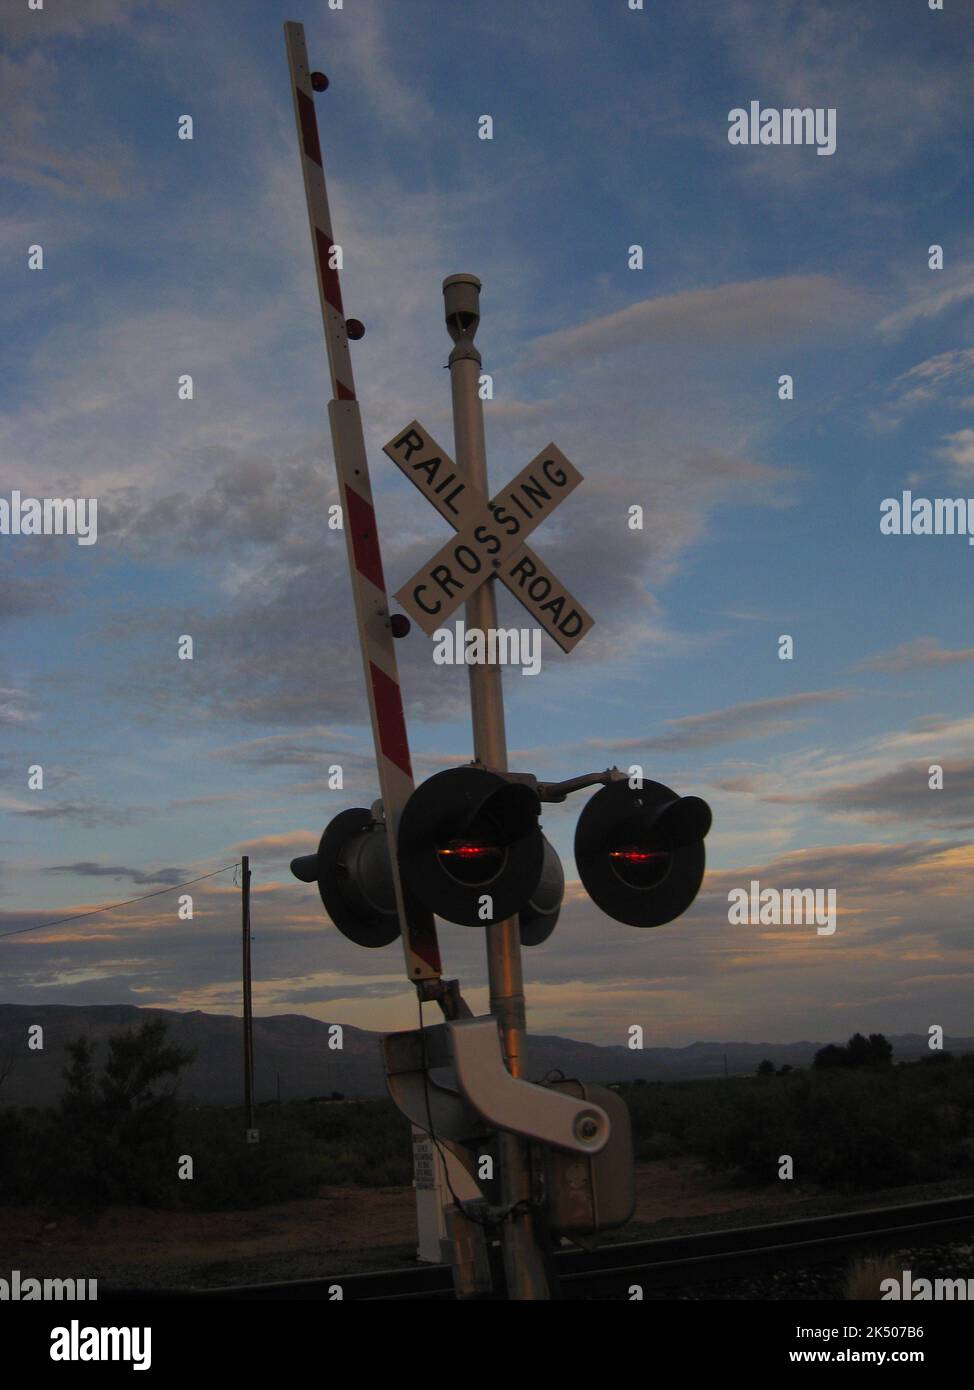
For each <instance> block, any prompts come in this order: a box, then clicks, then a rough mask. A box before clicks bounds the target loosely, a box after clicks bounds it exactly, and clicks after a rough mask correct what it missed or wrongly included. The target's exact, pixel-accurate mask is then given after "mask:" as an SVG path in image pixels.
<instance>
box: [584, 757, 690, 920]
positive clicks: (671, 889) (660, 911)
mask: <svg viewBox="0 0 974 1390" xmlns="http://www.w3.org/2000/svg"><path fill="white" fill-rule="evenodd" d="M711 820H712V816H711V812H710V807H709V806H708V805H707V803H706V801H703V800H702V799H701V798H700V797H699V796H677V794H676V792H675V791H672V790H671V789H670V788H669V787H666V786H664V785H663V783H662V782H650V781H646V780H644V781H643V783H642V786H641V787H638V788H634V787H631V786H630V785H629V782H628V781H625V780H622V781H618V782H609V783H608V784H607V785H606V786H604V787H603V788H602V789H601V791H598V792H596V793H595V795H594V796H593V797H592V799H591V800H590V801H589V802H588V803H587V804H586V806H585V808H584V810H583V811H582V814H581V815H580V816H579V818H578V825H577V827H576V829H575V863H576V865H577V867H578V874H579V877H580V878H581V880H582V883H583V885H584V887H585V891H586V892H587V893H588V895H589V897H590V898H591V899H592V901H593V902H595V903H596V904H597V905H598V906H599V907H600V908H601V909H602V911H603V912H605V913H607V914H608V916H610V917H614V918H615V919H616V921H617V922H625V923H627V924H628V925H629V926H631V927H658V926H661V925H662V924H663V923H664V922H672V920H673V918H674V917H679V915H680V913H681V912H685V911H686V910H687V908H688V907H689V906H690V904H691V903H692V902H693V900H694V898H695V897H696V896H697V892H698V891H699V888H700V884H701V882H702V881H703V871H704V860H705V855H704V847H703V841H704V836H705V835H706V834H707V831H708V830H709V829H710V824H711Z"/></svg>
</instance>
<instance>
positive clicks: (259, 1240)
mask: <svg viewBox="0 0 974 1390" xmlns="http://www.w3.org/2000/svg"><path fill="white" fill-rule="evenodd" d="M636 1191H637V1207H636V1215H635V1218H634V1219H635V1222H636V1223H638V1224H639V1225H640V1226H645V1225H649V1224H652V1223H654V1222H656V1221H659V1220H661V1219H663V1218H674V1217H677V1218H680V1217H682V1218H688V1217H699V1216H709V1215H714V1214H716V1213H722V1212H727V1211H731V1210H740V1209H742V1208H745V1207H749V1206H759V1205H760V1204H761V1203H765V1204H766V1203H767V1196H766V1195H764V1194H762V1193H760V1192H756V1193H748V1192H744V1191H742V1190H741V1189H739V1188H738V1189H732V1188H728V1187H726V1186H724V1185H722V1184H721V1182H720V1181H719V1180H717V1179H715V1178H713V1177H712V1176H709V1175H708V1174H707V1173H706V1172H705V1171H704V1169H703V1167H702V1165H699V1164H687V1163H681V1164H679V1165H678V1164H676V1163H673V1162H670V1161H660V1162H655V1163H646V1164H642V1165H640V1167H639V1169H638V1170H637V1176H636ZM415 1241H416V1213H415V1200H414V1196H413V1189H412V1188H411V1187H388V1188H378V1189H376V1188H362V1187H327V1188H323V1189H322V1191H321V1194H320V1196H319V1197H317V1198H315V1199H312V1200H308V1201H300V1202H283V1203H280V1204H278V1205H276V1206H267V1207H257V1208H254V1209H252V1210H249V1211H230V1212H225V1211H214V1212H196V1213H186V1212H170V1211H153V1210H150V1209H149V1208H145V1207H110V1208H108V1209H107V1210H105V1211H103V1212H100V1213H99V1214H98V1215H97V1216H96V1217H94V1218H92V1219H85V1218H83V1217H79V1216H65V1215H64V1214H63V1213H62V1214H55V1213H50V1212H46V1211H45V1210H43V1209H40V1208H38V1207H3V1208H0V1268H2V1267H6V1268H11V1269H13V1268H21V1269H23V1270H26V1269H27V1267H28V1265H34V1264H43V1265H44V1267H45V1268H47V1267H51V1268H53V1267H54V1266H55V1265H56V1266H58V1267H63V1268H64V1269H66V1270H68V1269H75V1268H77V1269H78V1270H79V1273H80V1271H81V1270H87V1269H90V1268H96V1269H98V1270H99V1271H102V1270H107V1271H111V1272H113V1273H118V1272H120V1270H121V1268H122V1267H124V1266H137V1267H139V1268H141V1269H143V1270H144V1269H146V1268H147V1267H160V1266H178V1267H181V1268H185V1267H188V1266H195V1267H197V1268H198V1267H200V1266H206V1265H212V1264H220V1265H226V1264H231V1263H239V1262H243V1263H244V1264H245V1265H246V1266H248V1271H247V1272H248V1276H249V1277H253V1273H254V1272H253V1271H251V1270H250V1269H249V1266H250V1265H251V1264H253V1263H254V1262H255V1261H258V1260H260V1259H261V1258H264V1259H266V1257H269V1256H278V1255H281V1256H290V1257H294V1256H296V1255H297V1254H299V1253H300V1252H308V1253H309V1254H311V1253H313V1254H314V1255H315V1257H316V1258H317V1259H319V1260H321V1259H323V1260H324V1263H325V1264H327V1265H329V1266H330V1267H333V1268H335V1269H339V1268H343V1269H348V1268H350V1267H351V1266H355V1267H360V1266H361V1264H362V1260H361V1258H360V1257H361V1255H362V1252H365V1251H368V1252H370V1253H372V1252H374V1253H375V1254H377V1255H379V1254H381V1252H382V1251H388V1252H389V1254H388V1255H387V1256H386V1260H385V1263H388V1264H391V1263H393V1260H392V1259H391V1258H389V1256H390V1255H392V1253H393V1252H395V1253H396V1254H397V1255H398V1256H399V1257H400V1258H402V1257H408V1254H409V1252H410V1251H411V1250H414V1249H415ZM350 1255H351V1256H352V1257H353V1258H352V1259H351V1260H349V1258H348V1256H350ZM329 1256H334V1258H332V1259H329V1258H328V1257H329ZM343 1257H344V1258H343ZM368 1263H372V1262H371V1261H369V1262H368ZM379 1263H380V1265H381V1263H382V1260H381V1259H380V1261H379ZM126 1282H128V1281H127V1280H126Z"/></svg>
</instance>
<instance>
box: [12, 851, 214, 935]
mask: <svg viewBox="0 0 974 1390" xmlns="http://www.w3.org/2000/svg"><path fill="white" fill-rule="evenodd" d="M239 863H240V861H239V859H238V860H235V861H234V863H232V864H224V866H223V868H222V869H214V870H213V872H212V873H209V874H200V876H199V878H188V879H187V880H186V882H185V883H171V884H170V885H169V887H168V888H157V889H156V890H155V892H153V893H143V894H142V895H141V896H140V897H138V898H126V899H125V901H124V902H121V903H108V904H106V906H105V907H93V908H92V909H91V911H90V912H75V913H74V914H73V915H72V916H70V917H58V918H56V919H55V920H54V921H53V922H38V923H37V924H36V925H35V926H33V927H17V928H15V930H14V931H5V932H0V941H2V940H3V938H4V937H5V936H21V935H23V933H24V932H28V931H44V929H45V928H46V927H59V926H61V925H62V923H64V922H77V921H79V920H80V919H81V918H82V917H97V916H99V915H100V914H101V913H102V912H114V911H115V909H116V908H117V907H129V906H130V905H131V904H132V903H142V902H145V900H146V898H158V897H159V896H160V894H162V893H175V891H176V889H177V888H188V887H189V886H190V885H191V884H193V883H202V882H203V880H204V879H205V878H215V877H216V875H217V874H225V873H226V872H227V870H228V869H235V868H237V866H238V864H239Z"/></svg>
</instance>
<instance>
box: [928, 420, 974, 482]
mask: <svg viewBox="0 0 974 1390" xmlns="http://www.w3.org/2000/svg"><path fill="white" fill-rule="evenodd" d="M944 440H945V441H946V442H945V443H944V444H943V445H942V447H941V448H939V449H938V450H937V451H936V452H937V453H938V454H939V455H940V457H941V458H945V459H947V460H948V462H949V463H952V464H953V465H954V471H955V473H957V474H958V475H959V476H960V477H962V478H971V477H974V430H970V429H968V430H956V431H955V432H954V433H953V434H945V435H944Z"/></svg>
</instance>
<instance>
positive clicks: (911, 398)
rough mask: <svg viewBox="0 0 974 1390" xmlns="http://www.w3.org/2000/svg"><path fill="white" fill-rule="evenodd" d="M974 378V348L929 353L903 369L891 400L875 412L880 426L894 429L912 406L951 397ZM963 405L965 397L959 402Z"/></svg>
mask: <svg viewBox="0 0 974 1390" xmlns="http://www.w3.org/2000/svg"><path fill="white" fill-rule="evenodd" d="M972 381H974V348H955V349H953V350H952V351H950V352H941V353H938V354H937V355H936V356H935V357H928V358H926V359H925V360H924V361H923V362H918V363H917V364H916V366H913V367H910V369H909V370H908V371H906V372H902V373H901V374H900V375H899V376H898V377H897V378H896V379H895V381H894V382H893V383H892V385H891V386H890V387H889V389H888V391H887V396H888V397H889V400H888V402H887V403H886V404H884V405H883V406H882V407H880V408H879V409H878V410H875V411H873V412H872V417H871V418H872V420H873V423H874V424H875V425H876V426H877V428H879V429H893V428H896V427H897V426H898V425H900V424H901V423H902V420H903V417H904V416H905V415H906V414H907V412H909V411H911V410H916V409H919V408H921V407H923V406H928V405H933V404H935V403H936V402H940V401H943V400H945V399H946V400H950V399H951V398H952V397H955V396H956V395H957V393H958V392H962V391H967V390H969V389H970V386H971V383H972ZM956 403H957V404H958V405H963V403H964V402H963V399H961V400H958V401H957V402H956Z"/></svg>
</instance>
